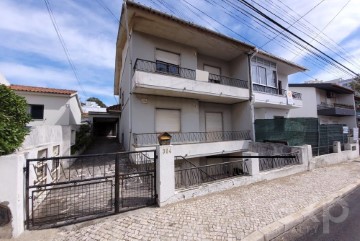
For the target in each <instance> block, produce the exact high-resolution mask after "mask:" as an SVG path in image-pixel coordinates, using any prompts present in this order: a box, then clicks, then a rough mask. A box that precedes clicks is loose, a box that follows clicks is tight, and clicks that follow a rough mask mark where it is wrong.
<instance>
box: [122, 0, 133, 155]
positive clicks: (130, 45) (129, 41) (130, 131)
mask: <svg viewBox="0 0 360 241" xmlns="http://www.w3.org/2000/svg"><path fill="white" fill-rule="evenodd" d="M124 14H125V29H126V38H127V41H128V43H129V55H130V66H129V67H130V74H129V76H130V77H129V78H130V79H129V144H128V151H130V148H131V139H132V108H131V106H132V105H131V102H132V101H131V99H132V91H131V88H132V76H133V75H132V70H133V68H132V38H131V35H130V31H129V22H128V14H127V5H126V0H124ZM125 61H126V60H125ZM125 67H126V66H125Z"/></svg>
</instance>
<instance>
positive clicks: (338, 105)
mask: <svg viewBox="0 0 360 241" xmlns="http://www.w3.org/2000/svg"><path fill="white" fill-rule="evenodd" d="M317 107H318V110H322V109H332V108H342V109H350V110H354V108H355V107H354V106H353V105H345V104H338V103H334V104H326V103H321V104H320V105H318V106H317Z"/></svg>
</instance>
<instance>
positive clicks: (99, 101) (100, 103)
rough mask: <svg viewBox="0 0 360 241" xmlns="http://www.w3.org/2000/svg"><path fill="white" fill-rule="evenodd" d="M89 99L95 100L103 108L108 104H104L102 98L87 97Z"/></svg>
mask: <svg viewBox="0 0 360 241" xmlns="http://www.w3.org/2000/svg"><path fill="white" fill-rule="evenodd" d="M87 101H93V102H95V103H96V104H98V105H99V106H100V107H102V108H106V107H107V106H106V105H105V104H104V102H102V101H101V100H99V99H98V98H96V97H90V98H88V99H87Z"/></svg>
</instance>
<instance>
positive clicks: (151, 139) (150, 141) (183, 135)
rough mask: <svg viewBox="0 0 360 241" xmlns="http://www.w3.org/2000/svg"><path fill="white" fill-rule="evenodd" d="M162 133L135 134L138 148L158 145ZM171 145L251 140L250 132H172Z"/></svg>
mask: <svg viewBox="0 0 360 241" xmlns="http://www.w3.org/2000/svg"><path fill="white" fill-rule="evenodd" d="M159 134H160V133H139V134H136V133H134V134H133V137H134V144H135V145H136V146H151V145H157V144H158V136H159ZM169 134H170V135H171V144H189V143H203V142H218V141H236V140H250V139H251V137H250V130H243V131H215V132H170V133H169Z"/></svg>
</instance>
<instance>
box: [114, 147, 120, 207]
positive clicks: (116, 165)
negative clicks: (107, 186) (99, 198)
mask: <svg viewBox="0 0 360 241" xmlns="http://www.w3.org/2000/svg"><path fill="white" fill-rule="evenodd" d="M119 164H120V163H119V154H115V203H114V205H115V213H119V205H120V203H119V199H120V194H119V189H120V185H119V184H120V180H119V178H120V177H119V172H120V166H119Z"/></svg>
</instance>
